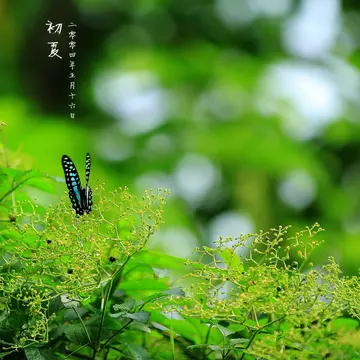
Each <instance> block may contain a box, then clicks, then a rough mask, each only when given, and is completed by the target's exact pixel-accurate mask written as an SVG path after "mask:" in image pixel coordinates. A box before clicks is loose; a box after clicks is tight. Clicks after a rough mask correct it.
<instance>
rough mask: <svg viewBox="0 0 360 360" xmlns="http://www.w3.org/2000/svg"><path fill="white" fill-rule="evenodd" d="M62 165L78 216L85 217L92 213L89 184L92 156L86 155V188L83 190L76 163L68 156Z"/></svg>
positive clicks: (63, 157)
mask: <svg viewBox="0 0 360 360" xmlns="http://www.w3.org/2000/svg"><path fill="white" fill-rule="evenodd" d="M61 164H62V167H63V170H64V174H65V181H66V186H67V188H68V190H69V198H70V201H71V204H72V207H73V209H74V210H75V212H76V215H84V213H85V212H86V213H87V214H89V213H90V211H91V208H92V204H93V203H92V191H91V188H90V186H89V185H88V184H89V177H90V166H91V160H90V154H89V153H87V154H86V163H85V181H86V184H85V188H82V186H81V181H80V177H79V174H78V172H77V170H76V167H75V164H74V162H73V161H72V160H71V159H70V158H69V157H68V156H67V155H63V156H62V159H61Z"/></svg>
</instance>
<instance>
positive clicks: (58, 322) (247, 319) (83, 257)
mask: <svg viewBox="0 0 360 360" xmlns="http://www.w3.org/2000/svg"><path fill="white" fill-rule="evenodd" d="M2 150H3V155H4V156H3V163H2V167H1V169H0V173H1V174H2V177H1V180H2V181H1V183H0V193H1V194H2V195H1V206H2V207H3V208H4V209H6V211H4V212H3V214H5V215H6V214H7V218H6V216H5V215H3V221H2V222H1V223H0V242H1V248H0V351H1V354H0V355H1V356H0V357H1V358H4V359H6V360H11V359H30V360H35V359H36V360H39V359H49V360H51V359H78V358H81V359H93V360H95V359H108V360H110V359H174V358H176V359H184V360H185V359H209V360H210V359H225V358H226V359H248V360H252V359H324V358H330V359H331V358H333V359H339V358H349V359H350V358H352V359H357V358H359V356H360V355H359V351H360V346H359V344H360V341H359V339H360V331H359V320H360V303H359V302H360V299H359V297H358V294H359V291H360V282H359V277H358V276H353V277H343V276H342V275H341V270H340V268H339V266H338V264H337V263H336V262H335V260H334V259H333V258H329V261H328V263H326V264H325V265H322V266H319V267H315V266H314V265H313V264H312V263H311V262H310V257H311V256H312V254H313V252H314V251H315V250H316V249H318V247H319V245H320V243H321V241H319V240H317V238H318V235H319V233H320V232H321V231H322V229H321V228H320V226H319V225H318V224H315V225H313V226H312V227H309V228H306V230H304V231H301V232H298V233H296V234H295V235H294V236H290V235H289V227H280V228H279V229H272V230H271V231H269V232H260V233H259V234H249V235H246V236H240V237H239V238H237V239H232V238H225V239H223V238H220V239H219V241H218V242H217V244H216V246H215V247H207V246H204V247H202V248H197V255H198V256H197V260H196V261H190V260H187V261H185V260H183V259H179V258H176V257H172V256H168V255H165V254H162V253H158V252H156V251H154V250H152V249H148V248H147V243H148V240H149V238H150V237H151V236H152V235H153V234H154V233H155V232H156V230H157V229H158V227H159V226H160V224H161V223H162V222H163V207H164V205H165V201H166V196H167V195H168V191H166V190H162V189H158V190H157V191H156V192H155V193H153V192H152V191H146V192H145V194H144V196H143V197H142V198H137V197H136V196H134V195H133V194H132V193H131V192H130V191H129V190H128V189H127V188H118V189H116V190H114V191H112V192H109V191H106V190H105V186H104V184H99V185H98V186H97V187H95V189H94V206H93V211H92V212H91V213H90V215H85V216H82V217H76V216H75V214H74V211H73V209H72V208H71V205H70V201H69V199H68V197H64V198H63V199H62V200H61V202H60V203H59V204H58V205H57V206H56V207H54V208H53V207H51V206H50V207H48V208H44V207H42V206H39V205H38V204H37V202H36V201H35V200H34V199H30V198H29V196H28V195H27V192H26V187H25V185H26V184H28V185H31V186H36V187H38V188H42V189H43V190H45V191H48V192H51V191H53V190H52V186H51V184H52V182H53V179H52V178H51V177H49V176H47V175H44V174H42V173H40V172H35V171H33V170H28V169H23V168H22V166H21V165H20V164H21V161H20V162H19V167H18V168H16V169H15V168H10V167H9V164H10V162H9V160H8V154H7V152H6V151H5V148H4V147H3V149H2ZM24 180H26V181H24ZM44 184H46V185H44ZM19 199H20V200H19ZM182 275H184V276H182ZM175 285H177V286H178V285H180V287H176V286H175Z"/></svg>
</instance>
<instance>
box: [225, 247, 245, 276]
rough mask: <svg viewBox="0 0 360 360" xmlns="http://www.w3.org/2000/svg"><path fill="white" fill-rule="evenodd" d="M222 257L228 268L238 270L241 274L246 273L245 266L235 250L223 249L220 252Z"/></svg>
mask: <svg viewBox="0 0 360 360" xmlns="http://www.w3.org/2000/svg"><path fill="white" fill-rule="evenodd" d="M220 255H221V257H222V258H223V260H224V262H225V264H226V265H227V267H228V268H230V269H236V270H237V271H238V272H240V273H241V272H243V271H244V265H243V263H242V261H241V260H240V258H239V257H238V256H237V254H236V253H235V252H234V250H232V249H229V248H226V249H223V250H221V251H220Z"/></svg>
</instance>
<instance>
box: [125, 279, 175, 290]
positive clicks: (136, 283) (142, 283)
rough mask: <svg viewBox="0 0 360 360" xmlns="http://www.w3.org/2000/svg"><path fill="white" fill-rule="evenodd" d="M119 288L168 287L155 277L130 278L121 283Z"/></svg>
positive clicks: (156, 288)
mask: <svg viewBox="0 0 360 360" xmlns="http://www.w3.org/2000/svg"><path fill="white" fill-rule="evenodd" d="M118 288H119V289H121V290H136V291H146V290H167V289H168V287H167V285H165V284H164V283H162V282H161V281H159V280H155V279H137V280H128V281H126V282H123V283H121V284H120V285H119V287H118Z"/></svg>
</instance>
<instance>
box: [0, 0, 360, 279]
mask: <svg viewBox="0 0 360 360" xmlns="http://www.w3.org/2000/svg"><path fill="white" fill-rule="evenodd" d="M359 10H360V2H359V1H343V2H340V1H338V0H304V1H294V0H214V1H206V0H73V1H71V0H62V1H55V0H51V1H50V0H31V1H29V0H17V1H4V0H0V36H1V50H0V63H1V66H0V79H1V80H0V91H1V93H0V117H1V119H0V120H1V121H5V122H6V123H7V124H8V126H7V128H6V142H7V146H8V147H9V148H10V149H11V150H13V151H20V154H21V156H22V157H23V160H24V162H25V163H26V166H27V167H29V168H30V167H34V168H37V169H40V170H41V171H44V172H46V173H48V174H51V175H54V176H58V177H61V178H62V177H63V172H62V168H61V162H60V159H61V155H62V154H64V153H65V154H67V155H69V156H70V157H71V158H72V159H73V160H74V162H75V163H76V165H77V167H78V170H79V173H80V176H81V177H82V178H83V175H84V165H85V154H86V152H87V151H89V152H90V153H91V155H92V174H91V185H92V186H93V187H96V183H97V182H99V181H100V182H103V181H104V182H105V183H106V186H107V188H108V189H109V190H111V189H113V188H114V187H117V186H128V187H129V188H130V189H131V190H132V191H134V192H136V193H139V194H141V193H142V192H143V190H144V189H145V188H158V187H164V188H170V189H171V192H172V194H171V196H170V198H169V201H168V205H167V208H166V211H165V221H166V224H165V225H164V226H162V228H161V230H160V231H159V233H158V235H157V236H156V237H155V238H154V239H153V241H152V243H151V244H152V246H155V247H160V248H162V249H164V251H167V252H169V253H171V254H174V255H178V256H184V257H189V256H191V254H192V250H193V248H194V247H195V246H196V245H197V244H211V243H212V241H213V240H215V239H216V238H218V236H219V235H223V236H238V235H239V234H240V233H247V232H257V231H259V230H260V229H263V230H267V229H269V228H272V227H277V226H278V225H288V224H291V225H292V226H293V229H294V230H298V229H300V228H303V227H304V226H305V225H311V224H313V223H314V222H315V221H317V222H319V223H320V224H321V226H322V227H324V228H325V229H326V232H325V233H323V234H322V235H323V238H324V239H325V240H326V243H325V245H323V246H322V247H321V248H320V249H321V250H320V251H318V252H317V253H316V254H315V257H316V259H315V260H316V261H319V262H320V261H324V260H325V259H326V258H327V257H328V256H330V255H331V256H334V257H335V258H336V259H337V260H338V261H339V262H340V264H341V266H342V268H343V269H344V270H345V272H346V273H347V274H354V273H356V272H357V269H358V267H359V255H360V120H359V115H360V109H359V106H360V102H359V95H360V76H359V71H358V64H359V53H358V49H359V44H360V13H359ZM48 20H49V21H51V22H52V23H54V24H57V23H62V24H63V29H62V34H61V35H60V36H57V38H56V39H57V40H56V41H58V42H59V45H58V47H59V50H60V53H61V54H62V55H63V59H62V60H60V59H58V58H49V57H48V55H49V44H48V42H49V41H55V40H54V37H56V35H51V36H50V35H49V34H48V33H47V26H46V22H47V21H48ZM70 22H73V23H75V24H76V25H77V27H76V49H75V51H76V58H75V66H76V68H75V74H76V98H75V103H76V109H75V114H76V117H75V119H71V118H70V115H69V113H70V110H69V108H68V104H69V93H70V91H69V72H70V70H69V57H68V52H69V50H68V44H67V43H68V28H67V25H68V24H69V23H70ZM29 191H30V190H29ZM63 191H65V184H64V183H61V184H59V192H58V195H57V196H54V197H52V198H43V197H40V199H39V201H42V202H44V203H56V202H58V201H59V198H60V196H61V194H62V193H63ZM34 195H35V194H34ZM36 195H38V196H39V194H38V193H36Z"/></svg>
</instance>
